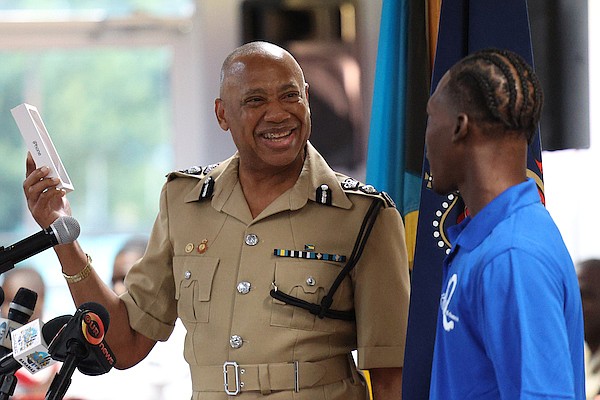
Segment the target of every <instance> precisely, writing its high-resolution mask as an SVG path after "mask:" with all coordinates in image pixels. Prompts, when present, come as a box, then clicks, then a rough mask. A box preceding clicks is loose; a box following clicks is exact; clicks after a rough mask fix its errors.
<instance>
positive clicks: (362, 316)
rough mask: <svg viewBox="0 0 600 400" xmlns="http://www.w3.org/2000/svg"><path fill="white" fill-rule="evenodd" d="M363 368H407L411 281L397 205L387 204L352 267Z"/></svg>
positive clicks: (358, 337)
mask: <svg viewBox="0 0 600 400" xmlns="http://www.w3.org/2000/svg"><path fill="white" fill-rule="evenodd" d="M352 279H353V284H354V306H355V312H356V325H357V340H358V367H359V368H361V369H372V368H392V367H402V365H403V362H404V345H405V342H406V328H407V323H408V302H409V297H410V282H409V271H408V257H407V252H406V242H405V233H404V225H403V223H402V218H401V217H400V214H399V213H398V211H397V210H396V209H395V208H392V207H390V208H383V209H381V210H380V211H379V215H378V217H377V220H376V222H375V225H374V227H373V230H372V232H371V235H370V237H369V238H368V240H367V243H366V246H365V249H364V252H363V254H362V256H361V259H360V260H359V262H358V263H357V265H356V267H355V268H354V270H353V272H352Z"/></svg>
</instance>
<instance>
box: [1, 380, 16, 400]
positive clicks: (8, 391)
mask: <svg viewBox="0 0 600 400" xmlns="http://www.w3.org/2000/svg"><path fill="white" fill-rule="evenodd" d="M15 387H17V377H16V376H15V374H14V373H12V374H6V375H3V376H2V385H0V400H8V399H9V398H10V396H12V395H13V394H14V393H15Z"/></svg>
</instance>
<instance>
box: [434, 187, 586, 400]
mask: <svg viewBox="0 0 600 400" xmlns="http://www.w3.org/2000/svg"><path fill="white" fill-rule="evenodd" d="M448 234H449V238H450V240H451V243H453V246H452V250H451V252H450V254H449V255H448V256H447V258H446V260H445V261H444V274H443V285H442V295H441V298H440V310H439V312H438V322H437V332H436V341H435V350H434V356H433V367H432V376H431V387H430V389H431V390H430V399H436V400H437V399H440V400H441V399H443V400H452V399H456V400H468V399H485V400H490V399H508V400H514V399H542V398H543V399H582V400H583V399H585V384H584V365H583V315H582V310H581V297H580V294H579V285H578V282H577V276H576V273H575V268H574V266H573V262H572V260H571V257H570V256H569V253H568V251H567V249H566V247H565V245H564V242H563V240H562V237H561V235H560V232H559V231H558V229H557V227H556V225H555V224H554V222H553V221H552V218H551V217H550V215H549V214H548V212H547V211H546V209H545V207H544V206H543V205H542V204H541V202H540V197H539V195H538V192H537V187H536V185H535V183H534V181H532V180H528V181H527V182H524V183H521V184H519V185H516V186H513V187H511V188H509V189H507V190H506V191H505V192H504V193H502V194H500V195H499V196H498V197H496V198H495V199H494V200H493V201H492V202H491V203H489V204H488V205H487V206H486V207H485V208H484V209H483V210H481V212H479V213H478V214H477V215H476V216H475V217H474V218H472V219H471V218H467V219H465V220H464V221H463V222H462V223H461V224H459V225H456V226H453V227H452V228H450V229H449V232H448Z"/></svg>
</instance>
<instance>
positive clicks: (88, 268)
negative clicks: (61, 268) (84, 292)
mask: <svg viewBox="0 0 600 400" xmlns="http://www.w3.org/2000/svg"><path fill="white" fill-rule="evenodd" d="M85 256H86V257H87V263H86V264H85V267H83V269H82V270H81V271H79V272H78V273H76V274H75V275H67V274H65V273H64V272H63V276H64V277H65V280H66V281H67V283H77V282H80V281H82V280H84V279H85V278H87V277H88V276H89V275H90V273H91V272H92V257H90V255H89V254H87V253H86V254H85Z"/></svg>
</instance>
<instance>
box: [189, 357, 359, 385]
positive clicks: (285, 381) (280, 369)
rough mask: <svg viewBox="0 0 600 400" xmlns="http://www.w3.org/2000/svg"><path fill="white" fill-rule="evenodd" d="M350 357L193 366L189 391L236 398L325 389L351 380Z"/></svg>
mask: <svg viewBox="0 0 600 400" xmlns="http://www.w3.org/2000/svg"><path fill="white" fill-rule="evenodd" d="M350 357H351V356H350V355H345V354H344V355H339V356H337V357H333V358H329V359H326V360H321V361H314V362H306V361H300V362H299V361H296V362H291V363H272V364H238V363H237V362H235V361H227V362H225V363H224V364H223V365H215V366H198V365H192V366H191V372H192V387H193V389H194V391H197V392H222V391H225V392H226V393H227V394H228V395H236V394H238V393H240V392H245V391H260V392H261V393H262V394H269V393H271V391H278V390H294V391H299V390H300V389H305V388H310V387H314V386H322V385H328V384H330V383H334V382H339V381H341V380H344V379H346V378H349V377H354V376H355V373H353V370H352V367H351V366H350V362H351V360H350Z"/></svg>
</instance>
